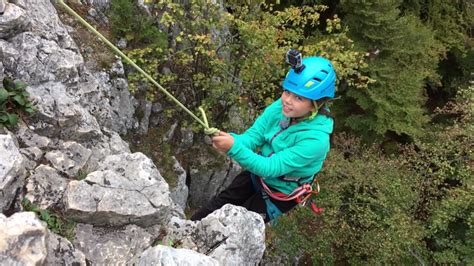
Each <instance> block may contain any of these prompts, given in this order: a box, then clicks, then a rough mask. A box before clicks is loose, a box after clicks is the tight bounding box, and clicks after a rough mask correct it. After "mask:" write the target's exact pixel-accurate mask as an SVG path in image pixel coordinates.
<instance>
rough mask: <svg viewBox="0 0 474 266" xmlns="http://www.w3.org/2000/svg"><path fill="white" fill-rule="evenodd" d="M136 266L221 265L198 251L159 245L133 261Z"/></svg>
mask: <svg viewBox="0 0 474 266" xmlns="http://www.w3.org/2000/svg"><path fill="white" fill-rule="evenodd" d="M132 263H133V264H134V265H138V266H148V265H170V266H171V265H173V266H182V265H183V266H192V265H202V266H207V265H216V266H217V265H220V264H219V262H218V261H217V260H215V259H213V258H211V257H209V256H206V255H204V254H200V253H198V252H196V251H193V250H189V249H182V248H172V247H168V246H163V245H158V246H155V247H151V248H149V249H147V250H146V251H145V252H143V253H142V254H140V256H138V257H137V258H135V259H134V261H132Z"/></svg>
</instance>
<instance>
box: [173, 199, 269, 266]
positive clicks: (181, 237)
mask: <svg viewBox="0 0 474 266" xmlns="http://www.w3.org/2000/svg"><path fill="white" fill-rule="evenodd" d="M164 241H172V242H177V241H179V243H181V245H182V247H183V248H189V249H194V250H196V251H198V252H199V253H203V254H207V255H208V256H210V257H212V258H214V259H216V260H217V261H219V263H220V264H222V265H258V263H259V262H260V260H261V259H262V256H263V253H264V251H265V224H264V222H263V219H262V217H261V216H260V215H258V214H257V213H254V212H251V211H248V210H246V209H245V208H243V207H238V206H234V205H231V204H226V205H224V206H223V207H222V208H221V209H219V210H216V211H214V212H213V213H211V214H209V215H208V216H207V217H206V218H204V219H202V220H201V221H199V222H191V221H186V220H182V219H180V218H177V217H174V218H172V219H171V220H170V222H169V223H168V234H167V235H166V237H165V239H164Z"/></svg>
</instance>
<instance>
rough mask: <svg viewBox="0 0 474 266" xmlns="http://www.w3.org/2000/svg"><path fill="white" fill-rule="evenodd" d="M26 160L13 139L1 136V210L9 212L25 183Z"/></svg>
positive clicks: (8, 136)
mask: <svg viewBox="0 0 474 266" xmlns="http://www.w3.org/2000/svg"><path fill="white" fill-rule="evenodd" d="M24 164H25V160H24V158H23V156H22V155H21V153H20V150H19V149H18V146H17V144H16V143H15V141H14V139H13V137H12V136H11V135H9V134H7V135H0V210H1V211H2V212H3V211H5V210H7V209H8V208H9V206H10V204H11V203H12V201H13V199H14V198H15V195H16V193H17V190H18V189H20V188H21V187H22V186H23V183H24V181H25V175H26V171H25V165H24Z"/></svg>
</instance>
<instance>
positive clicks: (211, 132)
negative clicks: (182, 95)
mask: <svg viewBox="0 0 474 266" xmlns="http://www.w3.org/2000/svg"><path fill="white" fill-rule="evenodd" d="M57 2H58V3H59V4H60V5H61V6H62V7H63V8H64V9H65V10H66V11H67V12H68V13H69V14H71V15H72V16H74V17H75V18H77V19H78V20H79V22H81V23H82V24H83V25H84V26H85V27H86V28H88V29H89V30H90V31H92V32H93V33H94V34H95V35H97V36H98V37H99V39H101V40H102V41H103V42H104V43H105V44H107V45H108V46H109V47H110V48H112V50H114V52H115V53H117V54H118V55H120V56H121V57H122V58H123V59H124V60H125V61H127V63H129V64H130V65H132V66H133V67H134V68H135V69H136V70H138V72H140V73H141V74H142V75H143V76H145V77H146V78H147V79H148V80H149V81H150V82H151V83H153V84H154V85H155V86H157V87H158V88H159V89H160V90H161V91H162V92H163V93H164V94H165V95H166V96H168V97H169V98H170V99H171V100H173V101H174V102H175V103H176V104H177V105H178V106H179V107H181V108H182V109H183V110H184V111H186V112H187V113H188V114H189V115H191V117H192V118H194V119H195V120H196V121H197V122H198V123H199V124H201V125H202V126H203V127H204V132H205V133H206V134H208V135H214V134H216V133H218V132H219V130H218V129H217V128H213V127H209V123H208V122H207V117H206V113H205V112H204V110H203V109H202V108H201V107H199V110H200V111H201V114H202V117H203V119H204V121H202V120H201V119H199V117H197V116H196V115H195V114H193V112H191V111H190V110H189V109H188V108H187V107H186V106H184V105H183V104H182V103H181V102H180V101H178V99H176V98H175V97H174V96H173V95H172V94H171V93H169V92H168V91H167V90H166V89H165V88H163V87H162V86H161V85H160V84H159V83H158V82H156V80H154V79H153V78H152V77H151V76H150V75H149V74H148V73H146V72H145V71H144V70H143V69H141V68H140V67H139V66H138V65H137V64H135V62H133V61H132V60H131V59H130V58H129V57H128V56H126V55H125V54H124V53H123V52H122V51H120V49H118V48H117V47H116V46H115V45H113V44H112V43H111V42H110V41H109V40H107V38H105V37H104V36H103V35H102V34H101V33H100V32H98V31H97V30H96V29H95V28H94V27H92V26H91V25H90V24H89V23H88V22H87V21H85V20H84V19H83V18H82V17H81V16H80V15H79V14H77V13H76V12H75V11H74V10H73V9H72V8H70V7H69V6H68V5H67V4H66V3H64V1H63V0H57Z"/></svg>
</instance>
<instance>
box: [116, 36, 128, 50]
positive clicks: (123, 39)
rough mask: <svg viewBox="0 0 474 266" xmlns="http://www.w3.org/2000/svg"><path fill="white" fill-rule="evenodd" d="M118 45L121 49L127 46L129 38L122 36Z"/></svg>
mask: <svg viewBox="0 0 474 266" xmlns="http://www.w3.org/2000/svg"><path fill="white" fill-rule="evenodd" d="M117 47H118V48H120V49H125V48H127V39H125V38H120V39H119V40H118V42H117Z"/></svg>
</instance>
